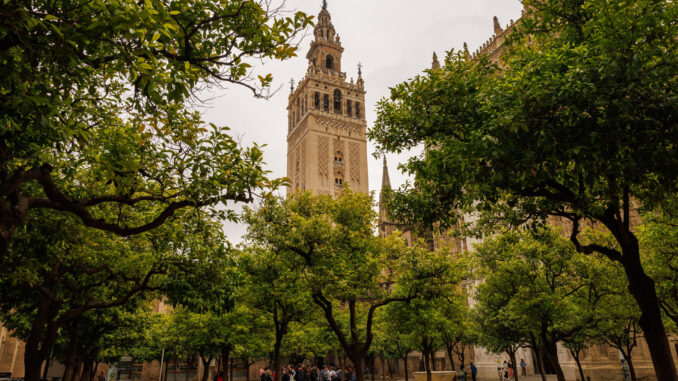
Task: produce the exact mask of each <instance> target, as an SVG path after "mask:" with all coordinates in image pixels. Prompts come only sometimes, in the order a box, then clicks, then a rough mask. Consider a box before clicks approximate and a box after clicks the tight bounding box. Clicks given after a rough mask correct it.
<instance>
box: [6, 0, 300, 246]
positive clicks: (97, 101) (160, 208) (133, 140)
mask: <svg viewBox="0 0 678 381" xmlns="http://www.w3.org/2000/svg"><path fill="white" fill-rule="evenodd" d="M271 9H276V10H275V11H270V9H269V8H267V7H265V6H264V5H263V4H261V3H260V2H258V1H254V0H244V1H228V0H224V1H202V0H172V1H158V0H148V1H141V2H139V1H132V0H116V1H108V0H95V1H90V0H81V1H75V2H72V1H56V2H54V1H32V0H20V1H11V2H3V4H2V5H0V16H2V20H4V22H3V23H2V24H0V78H2V80H1V81H0V94H2V101H1V102H0V126H1V127H0V136H2V144H1V145H0V167H2V174H1V176H0V184H2V187H1V188H2V191H1V192H0V198H1V201H2V202H1V203H0V208H2V214H3V216H7V218H3V220H2V229H1V232H2V234H0V244H2V245H0V254H1V255H5V253H6V251H7V250H8V247H9V244H10V242H11V241H12V239H13V234H14V231H15V229H17V228H18V227H20V226H21V225H22V224H23V223H24V221H25V219H26V216H27V215H28V214H29V213H31V211H32V210H34V209H41V208H48V209H54V210H58V211H62V212H68V213H72V214H73V215H75V216H77V217H78V218H79V219H80V220H81V221H82V223H84V224H85V225H86V226H90V227H94V228H97V229H102V230H106V231H111V232H114V233H116V234H119V235H122V236H129V235H134V234H139V233H142V232H144V231H147V230H150V229H153V228H156V227H157V226H159V225H160V224H162V223H163V222H165V221H166V220H167V219H168V218H169V217H170V216H172V215H173V214H174V213H175V212H176V211H177V210H179V209H182V208H185V207H197V208H202V209H205V207H210V208H207V210H208V211H209V212H211V213H212V214H214V215H216V216H219V217H221V218H229V219H235V218H236V216H235V214H234V213H233V212H232V211H230V210H228V209H226V210H223V209H222V210H220V209H218V208H211V206H213V205H216V204H218V203H220V202H226V201H230V200H233V201H244V202H248V201H252V198H253V193H254V192H255V191H258V190H264V189H265V188H275V187H277V186H278V185H280V184H281V181H280V180H275V181H269V180H267V179H266V177H265V175H266V173H265V171H264V170H263V169H262V162H261V160H262V153H261V149H260V147H258V146H256V145H254V146H252V147H249V148H243V147H240V146H239V144H238V143H237V142H236V141H235V140H234V139H232V138H231V137H230V136H229V135H228V128H226V127H221V126H214V125H206V124H205V123H204V122H203V121H202V120H201V118H200V115H199V114H198V113H196V112H193V111H191V107H190V104H189V101H190V99H191V97H192V95H193V94H194V92H195V91H197V90H198V89H199V88H202V87H204V86H205V85H207V86H210V85H213V84H214V85H217V84H220V83H234V84H239V85H242V86H246V87H248V88H250V89H251V90H252V91H253V94H254V95H255V96H266V95H267V89H268V88H269V87H270V85H271V84H272V76H271V75H270V74H262V75H259V76H258V79H256V78H254V77H256V75H255V74H254V72H253V70H252V62H253V61H255V60H256V59H276V60H284V59H287V58H290V57H292V56H294V55H295V52H296V48H297V47H296V43H295V38H296V36H297V34H298V33H299V32H301V31H303V30H304V29H305V28H306V27H307V26H308V25H310V24H311V19H312V18H311V17H309V16H307V15H305V14H304V13H301V12H297V13H294V14H290V15H286V16H282V15H281V14H280V13H277V12H279V10H278V9H277V8H276V7H273V8H271ZM10 20H11V21H10ZM112 211H113V212H115V218H114V217H113V216H112V215H111V214H109V213H111V212H112Z"/></svg>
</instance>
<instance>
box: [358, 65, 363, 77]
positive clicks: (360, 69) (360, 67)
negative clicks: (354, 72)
mask: <svg viewBox="0 0 678 381" xmlns="http://www.w3.org/2000/svg"><path fill="white" fill-rule="evenodd" d="M362 74H363V64H362V62H358V75H362Z"/></svg>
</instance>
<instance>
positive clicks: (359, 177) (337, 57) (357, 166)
mask: <svg viewBox="0 0 678 381" xmlns="http://www.w3.org/2000/svg"><path fill="white" fill-rule="evenodd" d="M314 37H315V38H314V40H313V42H311V48H310V49H309V51H308V54H307V55H306V58H307V59H308V70H307V72H306V76H305V77H304V78H303V79H302V80H301V81H299V83H298V86H297V87H296V88H294V83H292V88H291V93H290V96H289V104H288V106H287V110H288V134H287V177H288V178H289V179H290V187H289V188H288V194H289V193H291V192H294V191H295V190H297V189H300V190H310V191H312V192H314V193H316V194H330V195H334V196H336V195H338V194H339V192H340V191H341V189H342V188H343V187H344V184H346V183H348V184H349V186H350V187H351V189H353V190H354V191H357V192H365V193H366V192H369V187H368V184H367V140H366V137H365V132H366V128H367V122H366V121H365V83H364V81H363V79H362V71H361V68H360V65H358V79H357V80H356V81H355V83H354V82H353V79H351V80H350V81H347V80H346V73H343V72H342V71H341V56H342V53H343V52H344V48H343V47H342V46H341V41H340V40H339V35H338V34H337V33H336V31H335V30H334V26H333V25H332V19H331V16H330V12H328V11H327V2H323V7H322V11H320V15H319V16H318V21H317V24H316V27H315V30H314Z"/></svg>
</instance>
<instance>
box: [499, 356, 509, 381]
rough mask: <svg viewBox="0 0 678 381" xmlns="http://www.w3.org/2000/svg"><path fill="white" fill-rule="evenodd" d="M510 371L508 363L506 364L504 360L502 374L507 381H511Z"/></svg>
mask: <svg viewBox="0 0 678 381" xmlns="http://www.w3.org/2000/svg"><path fill="white" fill-rule="evenodd" d="M508 370H509V366H508V363H507V362H506V360H504V364H503V365H502V367H501V373H502V375H503V376H504V380H507V381H508V379H509V378H508Z"/></svg>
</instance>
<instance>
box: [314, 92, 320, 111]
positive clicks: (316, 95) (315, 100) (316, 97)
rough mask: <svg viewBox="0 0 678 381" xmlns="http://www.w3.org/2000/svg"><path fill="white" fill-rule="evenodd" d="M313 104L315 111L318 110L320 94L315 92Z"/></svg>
mask: <svg viewBox="0 0 678 381" xmlns="http://www.w3.org/2000/svg"><path fill="white" fill-rule="evenodd" d="M313 101H314V104H315V109H316V110H320V93H318V92H317V91H316V92H315V99H314V100H313Z"/></svg>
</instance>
